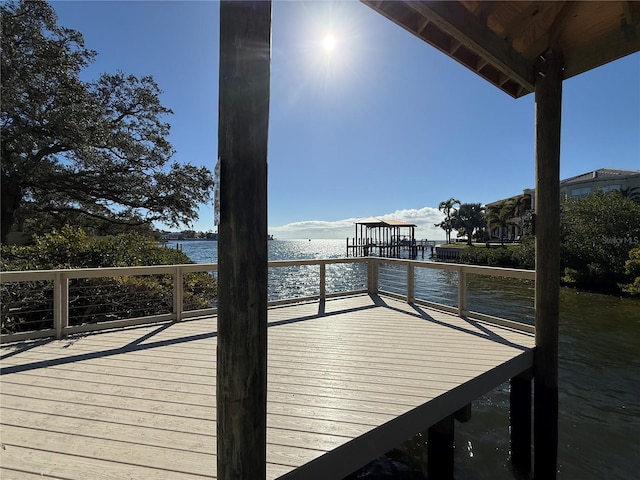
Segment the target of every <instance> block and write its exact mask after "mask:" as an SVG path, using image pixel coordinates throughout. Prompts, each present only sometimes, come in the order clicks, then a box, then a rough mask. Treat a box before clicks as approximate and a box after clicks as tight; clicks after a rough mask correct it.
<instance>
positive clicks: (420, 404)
mask: <svg viewBox="0 0 640 480" xmlns="http://www.w3.org/2000/svg"><path fill="white" fill-rule="evenodd" d="M269 322H270V326H269V330H268V332H269V333H268V335H269V337H268V342H269V345H268V349H269V354H268V362H269V363H268V365H269V367H268V368H269V371H268V419H267V424H268V432H267V437H268V447H267V448H268V451H267V459H268V465H267V473H268V477H269V478H278V477H281V476H283V477H282V478H286V479H305V480H310V479H311V480H312V479H331V478H334V479H340V478H342V477H343V476H345V475H347V474H349V473H350V472H352V471H353V470H355V469H357V468H358V467H359V466H361V465H363V464H365V463H367V461H369V460H371V459H372V458H374V457H376V456H377V455H379V454H382V453H384V452H385V451H387V450H389V449H391V448H393V447H394V446H396V445H397V444H398V443H399V442H401V441H403V440H405V439H407V438H408V437H410V436H411V435H412V434H413V433H415V432H417V431H421V430H424V429H426V428H427V427H429V426H430V425H432V424H434V423H435V422H437V421H439V420H440V419H441V418H443V417H445V416H447V415H449V414H451V413H453V412H455V411H456V410H458V409H460V408H461V407H463V406H465V405H466V404H468V403H469V402H470V401H471V400H473V399H475V398H477V397H479V396H480V395H482V394H484V393H486V392H487V391H489V390H491V389H492V388H493V387H495V386H497V385H500V384H501V383H503V382H504V381H506V380H508V379H509V378H511V377H513V376H515V375H517V374H519V373H520V372H522V371H524V370H526V369H527V368H529V367H531V366H532V365H533V343H534V338H533V336H532V335H531V334H526V333H522V332H517V331H513V330H510V329H507V328H503V327H498V326H493V325H490V324H486V323H481V322H477V321H471V320H464V319H461V318H458V317H456V316H454V315H451V314H448V313H442V312H439V311H435V310H430V309H427V308H425V307H419V306H416V305H409V304H407V303H404V302H401V301H398V300H394V299H391V298H386V297H377V296H376V297H370V296H368V295H357V296H352V297H347V298H338V299H333V300H327V301H326V302H325V303H324V304H322V303H318V302H313V303H306V304H299V305H293V306H283V307H278V308H272V309H270V310H269ZM215 330H216V324H215V318H209V319H206V320H195V321H188V322H181V323H171V324H165V325H153V326H145V327H137V328H128V329H119V330H115V331H110V332H103V333H97V334H86V335H80V336H74V337H71V338H67V339H65V340H50V341H34V342H24V343H20V344H11V345H7V346H5V347H3V348H2V349H0V354H1V355H2V377H1V383H0V388H1V397H0V401H1V410H0V424H1V425H0V427H1V430H0V435H1V441H2V448H1V450H0V454H1V457H0V459H1V462H0V465H1V468H0V476H1V477H2V479H3V480H11V479H31V478H34V479H35V478H56V479H79V480H85V479H87V478H90V479H95V480H100V479H124V478H132V479H136V480H144V479H149V480H157V479H171V480H177V479H197V478H216V455H215V452H216V408H215V404H216V399H215V390H216V388H215V384H216V332H215Z"/></svg>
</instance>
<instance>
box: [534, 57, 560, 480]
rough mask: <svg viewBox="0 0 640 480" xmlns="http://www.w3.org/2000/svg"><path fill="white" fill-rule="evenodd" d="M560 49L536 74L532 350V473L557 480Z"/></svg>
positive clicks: (539, 64) (539, 65)
mask: <svg viewBox="0 0 640 480" xmlns="http://www.w3.org/2000/svg"><path fill="white" fill-rule="evenodd" d="M562 67H563V59H562V54H561V52H560V51H559V50H549V51H548V52H546V53H545V54H544V56H542V57H541V58H540V59H539V61H538V62H537V65H536V68H537V77H536V90H535V101H536V155H535V158H536V199H535V205H536V292H535V307H536V311H535V325H536V353H535V365H534V375H535V380H534V395H535V397H534V427H533V430H534V433H533V434H534V454H535V458H534V475H535V478H536V479H545V480H549V479H551V480H552V479H555V478H556V464H557V452H558V318H559V310H560V308H559V296H560V124H561V111H562Z"/></svg>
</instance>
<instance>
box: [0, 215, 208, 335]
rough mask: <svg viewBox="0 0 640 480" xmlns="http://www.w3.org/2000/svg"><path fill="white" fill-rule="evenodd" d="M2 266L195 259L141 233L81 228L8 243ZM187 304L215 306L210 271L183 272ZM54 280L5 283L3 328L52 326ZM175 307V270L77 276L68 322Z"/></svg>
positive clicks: (7, 330)
mask: <svg viewBox="0 0 640 480" xmlns="http://www.w3.org/2000/svg"><path fill="white" fill-rule="evenodd" d="M1 253H2V257H1V260H0V262H1V263H0V265H1V268H2V270H4V271H9V270H49V269H70V268H96V267H129V266H144V265H175V264H186V263H194V262H193V261H192V260H191V259H189V257H188V256H187V255H186V254H184V253H183V252H181V251H178V250H175V249H170V248H165V247H161V246H158V245H157V244H156V243H155V241H154V240H153V239H152V238H149V237H145V236H142V235H140V234H139V233H131V234H120V235H117V236H109V237H103V238H97V239H93V238H90V237H88V236H87V235H86V233H85V232H84V231H82V230H81V229H76V228H71V227H64V228H62V229H61V230H60V231H57V230H54V231H52V232H50V233H47V234H44V235H41V236H36V237H35V238H34V243H33V245H29V246H23V247H16V246H3V247H2V251H1ZM183 282H184V295H183V309H184V310H193V309H201V308H207V307H209V306H211V303H212V300H213V299H214V298H215V297H216V296H217V293H218V291H217V282H216V279H215V277H213V276H212V275H210V274H208V273H207V272H196V273H187V274H185V275H184V277H183ZM52 305H53V286H52V282H21V283H9V284H4V285H2V310H1V312H0V314H1V320H2V333H10V332H16V331H22V330H34V329H43V328H51V327H52V326H53V323H52V318H51V311H52ZM172 309H173V279H172V276H171V275H140V276H123V277H100V278H88V279H72V280H71V281H70V282H69V322H70V323H69V324H70V325H75V324H82V323H94V322H99V321H105V320H111V319H116V318H134V317H143V316H150V315H158V314H163V313H170V312H171V311H172Z"/></svg>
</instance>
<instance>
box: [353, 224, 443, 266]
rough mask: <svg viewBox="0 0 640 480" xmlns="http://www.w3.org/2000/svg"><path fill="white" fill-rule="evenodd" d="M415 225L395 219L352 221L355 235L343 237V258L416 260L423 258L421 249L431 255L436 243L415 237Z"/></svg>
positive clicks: (423, 253)
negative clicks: (354, 225) (344, 242)
mask: <svg viewBox="0 0 640 480" xmlns="http://www.w3.org/2000/svg"><path fill="white" fill-rule="evenodd" d="M415 228H416V225H415V224H413V223H408V222H403V221H399V220H384V221H383V220H378V219H371V220H367V221H363V222H356V232H355V236H354V237H353V238H351V239H349V238H347V257H349V256H352V257H369V256H378V257H385V258H409V259H416V258H418V256H419V255H420V256H421V258H422V259H424V255H425V250H426V251H429V255H432V254H433V248H434V247H435V245H436V242H434V241H429V240H426V239H425V240H416V238H415ZM349 240H351V242H350V241H349Z"/></svg>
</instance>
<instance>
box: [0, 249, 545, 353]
mask: <svg viewBox="0 0 640 480" xmlns="http://www.w3.org/2000/svg"><path fill="white" fill-rule="evenodd" d="M217 269H218V266H217V265H216V264H185V265H163V266H148V267H112V268H81V269H70V270H33V271H24V272H2V273H1V275H0V284H1V285H2V297H3V298H2V302H3V306H2V329H3V332H4V333H3V334H2V335H0V343H7V342H15V341H21V340H30V339H37V338H45V337H55V338H62V337H65V336H66V335H69V334H73V333H79V332H88V331H98V330H103V329H110V328H119V327H125V326H132V325H140V324H148V323H156V322H168V321H181V320H185V319H190V318H196V317H203V316H208V315H214V314H216V312H217V308H216V303H215V300H216V299H215V298H212V299H211V306H210V307H209V308H199V309H191V310H189V309H185V305H184V295H185V285H184V275H185V274H189V273H194V272H210V273H211V274H212V275H217ZM424 269H436V270H444V271H449V272H456V273H457V302H455V304H454V305H447V304H444V303H441V302H435V301H433V299H429V298H421V297H423V296H428V295H425V294H424V293H423V292H419V293H418V294H416V272H418V277H419V276H420V273H421V272H422V271H423V270H424ZM276 272H277V273H276ZM145 275H163V276H166V277H167V278H170V279H171V282H172V301H171V302H170V304H169V303H168V306H167V311H166V312H164V313H159V314H155V315H148V316H134V317H131V316H124V318H114V319H112V320H104V318H102V317H104V315H103V316H102V317H101V318H99V319H98V318H97V319H90V320H89V321H86V319H85V320H84V321H82V322H81V323H80V324H73V323H74V321H75V320H77V319H73V318H72V319H70V316H69V312H70V302H71V301H72V298H71V296H74V298H76V297H77V296H78V295H80V293H78V292H76V291H74V290H73V288H71V289H70V283H71V282H72V281H73V280H81V279H90V278H109V277H111V278H113V277H128V276H130V277H138V276H145ZM269 275H270V277H269V278H270V281H269V287H270V292H269V299H270V301H269V305H280V304H290V303H296V302H303V301H313V300H324V299H326V298H330V297H338V296H344V295H351V294H357V293H366V292H368V293H370V294H384V295H389V296H391V297H395V298H400V299H402V300H405V301H407V302H409V303H414V304H419V305H424V306H427V307H432V308H436V309H440V310H444V311H448V312H450V313H453V314H456V315H459V316H461V317H466V318H473V319H478V320H483V321H488V322H492V323H497V324H501V325H504V326H508V327H511V328H517V329H520V330H525V331H529V332H533V326H531V325H528V324H525V323H521V322H514V321H511V320H506V319H503V318H499V317H496V316H490V315H486V314H481V313H478V312H474V311H472V310H470V309H469V305H468V294H467V283H468V282H467V279H468V276H469V275H488V276H493V277H496V276H497V277H508V278H516V279H526V280H533V279H534V276H535V273H534V272H533V271H530V270H518V269H511V268H496V267H481V266H471V265H460V264H447V263H433V262H423V261H417V260H402V259H390V258H378V257H367V258H342V259H326V260H295V261H273V262H269ZM274 275H275V276H274ZM25 282H41V283H39V284H33V283H32V284H31V286H30V287H29V286H27V290H26V291H38V290H39V289H42V290H43V291H44V290H47V289H48V292H49V293H48V294H46V295H43V298H45V300H42V299H41V303H42V302H43V301H44V302H45V303H46V304H47V308H46V309H45V310H48V311H40V310H38V311H39V312H41V314H42V315H43V316H44V319H43V320H40V321H38V323H39V324H40V325H42V324H49V325H51V326H50V327H45V328H42V327H40V328H37V329H35V328H34V329H32V330H30V331H10V324H11V322H12V319H13V322H14V327H12V328H13V329H14V330H24V327H27V328H29V327H28V325H26V324H25V325H22V326H20V327H19V328H18V326H17V325H16V324H15V321H16V319H17V316H18V315H19V314H22V315H25V314H28V313H29V311H28V310H25V309H24V308H23V309H20V310H19V311H18V309H17V308H16V307H15V306H14V304H12V302H14V303H15V302H16V301H17V300H21V299H15V298H13V299H12V298H11V295H10V292H9V290H10V288H11V287H10V285H12V284H19V283H25ZM29 288H31V290H29ZM40 293H42V292H40ZM169 305H170V306H169ZM31 313H33V312H31ZM112 316H116V317H117V316H118V314H117V313H114V314H113V315H112ZM121 316H122V315H121ZM70 320H71V321H70ZM70 323H71V324H70Z"/></svg>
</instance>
